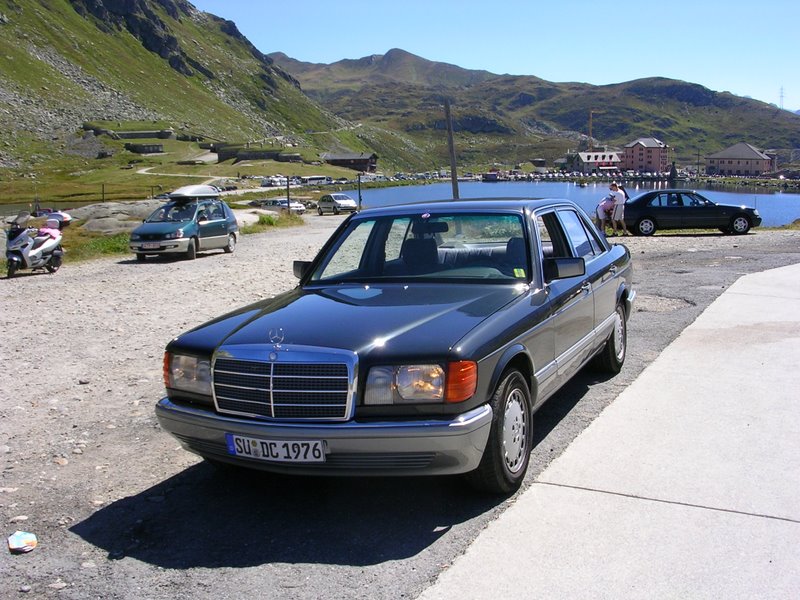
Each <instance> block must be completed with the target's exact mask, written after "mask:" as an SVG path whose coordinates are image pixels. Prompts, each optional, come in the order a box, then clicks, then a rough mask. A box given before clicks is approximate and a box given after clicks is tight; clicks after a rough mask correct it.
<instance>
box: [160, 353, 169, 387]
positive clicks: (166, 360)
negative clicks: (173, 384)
mask: <svg viewBox="0 0 800 600" xmlns="http://www.w3.org/2000/svg"><path fill="white" fill-rule="evenodd" d="M161 371H162V375H163V377H164V387H169V352H164V363H163V366H162V367H161Z"/></svg>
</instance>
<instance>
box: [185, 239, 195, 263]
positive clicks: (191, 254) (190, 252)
mask: <svg viewBox="0 0 800 600" xmlns="http://www.w3.org/2000/svg"><path fill="white" fill-rule="evenodd" d="M186 258H188V259H189V260H194V259H195V258H197V239H196V238H192V239H190V240H189V246H188V247H187V248H186Z"/></svg>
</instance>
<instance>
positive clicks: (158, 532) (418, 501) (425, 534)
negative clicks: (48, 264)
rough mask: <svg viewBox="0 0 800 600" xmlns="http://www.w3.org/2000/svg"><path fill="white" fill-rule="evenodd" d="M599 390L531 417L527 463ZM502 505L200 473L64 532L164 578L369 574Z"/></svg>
mask: <svg viewBox="0 0 800 600" xmlns="http://www.w3.org/2000/svg"><path fill="white" fill-rule="evenodd" d="M597 381H602V378H600V379H598V377H597V375H596V374H595V373H591V372H590V371H588V370H585V371H584V372H583V373H580V374H578V375H577V376H576V377H574V378H573V379H572V381H570V382H569V383H568V384H567V385H565V386H564V388H562V389H561V390H559V392H558V393H557V394H556V395H555V396H553V397H552V398H551V399H550V400H549V401H548V402H547V403H546V404H545V405H544V406H543V407H542V408H541V409H540V410H539V411H538V412H537V413H536V415H535V418H534V430H533V438H534V440H533V443H534V448H533V452H534V454H535V453H536V452H537V451H540V449H538V448H536V444H538V443H539V442H540V441H542V440H543V439H544V438H545V437H546V436H547V435H548V434H549V433H550V431H551V430H552V429H553V428H554V427H556V426H557V425H558V424H559V423H560V422H561V420H562V419H564V418H565V417H566V416H567V415H568V414H569V413H570V411H571V410H572V408H573V407H574V406H575V405H576V404H577V403H578V402H580V400H581V399H582V398H583V397H584V396H585V394H586V393H587V392H588V391H589V389H590V384H591V383H592V382H597ZM544 452H547V450H544ZM551 458H552V457H551ZM537 462H539V461H537V460H536V459H535V457H532V462H531V470H530V471H529V473H528V476H527V477H526V485H527V484H529V483H530V482H531V481H532V480H533V479H534V478H535V477H536V475H537V474H538V471H539V469H538V468H537V465H536V463H537ZM548 462H549V461H548ZM507 500H508V498H506V497H503V496H493V495H486V494H481V493H477V492H475V491H473V490H472V489H470V488H469V487H468V486H467V485H466V483H465V482H464V480H463V479H462V478H460V477H455V476H453V477H402V478H395V477H363V478H355V477H300V476H297V477H293V476H287V475H276V474H268V473H261V472H255V471H248V470H242V469H231V470H227V469H224V470H218V469H216V468H214V467H212V466H211V465H209V464H207V463H199V464H197V465H194V466H192V467H189V468H188V469H186V470H185V471H182V472H181V473H178V474H177V475H175V476H173V477H171V478H169V479H167V480H165V481H163V482H161V483H159V484H157V485H155V486H153V487H151V488H149V489H147V490H144V491H142V492H140V493H139V494H136V495H134V496H129V497H126V498H123V499H121V500H118V501H116V502H114V503H112V504H110V505H109V506H106V507H104V508H102V509H100V510H98V511H97V512H95V513H94V514H92V515H91V516H90V517H88V518H87V519H85V520H84V521H81V522H80V523H77V524H75V525H74V526H73V527H71V528H70V531H71V532H72V533H74V534H76V535H78V536H80V537H81V538H82V539H84V540H85V541H87V542H88V543H90V544H92V545H94V546H96V547H98V548H102V549H103V550H105V551H106V552H107V553H108V557H109V559H111V560H119V559H122V558H124V557H131V558H135V559H137V560H140V561H143V562H145V563H148V564H152V565H156V566H159V567H163V568H169V569H191V568H196V567H205V568H216V567H249V566H257V565H262V564H268V563H288V564H293V563H310V564H333V565H349V566H368V565H374V564H380V563H384V562H386V561H393V560H401V559H407V558H411V557H413V556H416V555H418V554H419V553H420V552H421V551H423V550H424V549H426V548H427V547H429V546H431V545H432V544H434V543H435V542H436V541H437V540H439V539H440V538H442V537H443V536H445V535H447V534H448V533H449V532H450V531H451V530H452V529H453V528H454V527H455V526H457V525H459V524H461V523H465V522H467V521H470V520H472V519H476V518H478V519H482V520H483V521H484V522H485V523H488V522H489V520H490V519H491V518H492V516H493V514H495V513H499V512H500V511H501V510H502V508H503V505H504V504H505V503H506V502H507ZM453 543H457V542H453Z"/></svg>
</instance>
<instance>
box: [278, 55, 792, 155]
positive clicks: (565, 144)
mask: <svg viewBox="0 0 800 600" xmlns="http://www.w3.org/2000/svg"><path fill="white" fill-rule="evenodd" d="M270 57H271V58H273V59H274V60H275V62H276V64H278V65H280V66H282V67H283V68H285V69H286V70H287V71H289V72H290V73H291V74H292V75H293V76H295V77H296V78H297V79H298V80H299V81H300V83H301V85H302V87H303V89H304V91H305V92H306V93H308V94H309V95H310V96H311V97H312V98H314V99H316V100H317V101H319V102H320V103H321V104H322V105H323V106H325V107H327V108H328V109H330V110H331V112H333V113H335V114H337V115H340V116H342V117H344V118H346V119H349V120H354V121H363V122H370V123H373V124H375V125H378V126H381V127H385V128H387V129H392V130H395V131H402V132H406V133H408V134H410V135H412V136H413V137H415V138H417V139H425V138H427V137H430V136H428V135H426V132H437V131H440V130H441V129H443V127H444V119H443V111H442V107H441V104H442V98H443V96H445V95H447V96H448V97H449V98H450V99H451V102H452V104H453V118H454V122H455V123H454V126H455V129H456V131H460V132H461V133H462V138H463V139H462V143H466V148H465V150H466V152H467V154H468V155H475V156H479V155H480V150H479V148H478V146H479V145H484V147H485V150H486V151H485V152H484V153H483V154H484V155H483V159H484V160H486V161H491V160H492V159H493V158H496V157H498V156H504V155H505V156H516V157H517V158H516V159H512V161H511V162H513V160H517V161H520V160H526V159H528V158H531V157H533V156H541V157H545V158H556V157H557V156H558V155H559V154H560V153H562V152H563V151H564V150H565V149H566V148H572V149H577V148H578V147H580V146H581V145H586V144H587V142H588V139H587V138H588V121H589V112H590V111H594V113H595V114H594V118H593V128H592V137H593V138H594V139H595V143H596V144H609V145H615V146H622V145H624V144H626V143H628V142H631V141H633V140H635V139H637V138H640V137H650V136H653V137H656V138H659V139H661V140H662V141H664V142H666V143H667V144H669V145H670V146H672V148H673V149H674V150H675V155H676V158H677V159H678V160H679V161H681V162H689V163H691V164H693V163H694V162H695V161H696V157H697V153H698V152H699V153H700V154H701V156H704V155H706V154H710V153H713V152H717V151H719V150H722V149H723V148H726V147H728V146H730V145H732V144H734V143H737V142H739V141H747V142H748V143H750V144H753V145H754V146H757V147H760V148H762V149H790V148H797V147H800V119H799V118H798V116H797V115H796V114H794V113H791V112H789V111H783V110H780V109H778V108H777V107H775V106H773V105H769V104H765V103H763V102H759V101H757V100H751V99H747V98H740V97H737V96H734V95H732V94H729V93H726V92H722V93H719V92H714V91H711V90H709V89H707V88H704V87H702V86H700V85H697V84H693V83H687V82H683V81H677V80H672V79H664V78H649V79H641V80H637V81H631V82H626V83H621V84H616V85H607V86H593V85H588V84H580V83H553V82H548V81H544V80H542V79H539V78H536V77H530V76H510V75H493V74H491V73H487V72H485V71H468V70H465V69H460V68H459V67H455V66H453V65H445V64H442V63H434V62H431V61H427V60H425V59H423V58H420V57H416V56H414V55H412V54H409V53H407V52H403V51H399V50H392V51H391V52H389V53H387V54H386V55H382V56H381V55H376V56H370V57H366V58H363V59H359V60H347V61H339V62H336V63H333V64H331V65H320V64H309V63H302V62H299V61H296V60H294V59H290V58H288V57H286V56H285V55H282V54H279V53H278V54H271V55H270ZM437 148H438V154H439V155H440V156H443V155H444V152H443V150H442V142H441V141H440V143H439V144H437ZM506 162H508V161H506Z"/></svg>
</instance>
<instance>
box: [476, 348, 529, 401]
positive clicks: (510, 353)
mask: <svg viewBox="0 0 800 600" xmlns="http://www.w3.org/2000/svg"><path fill="white" fill-rule="evenodd" d="M511 363H514V366H515V368H516V369H518V370H519V371H521V372H522V374H523V375H524V376H525V379H526V380H527V382H528V387H529V388H530V390H531V394H532V395H533V397H534V398H535V397H536V396H535V394H536V389H535V388H536V385H535V382H534V380H533V373H534V365H533V359H532V358H531V355H530V353H529V352H528V349H527V348H526V347H525V346H523V345H522V344H512V345H511V346H509V347H508V348H506V349H505V350H503V353H502V354H501V355H500V358H499V359H498V361H497V363H496V364H495V366H494V370H493V371H492V376H491V379H490V380H489V387H488V390H489V394H493V393H494V390H495V389H496V388H497V386H498V384H499V383H500V379H501V378H502V376H503V373H505V371H506V369H507V368H508V366H509V365H510V364H511ZM487 400H488V398H487Z"/></svg>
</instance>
